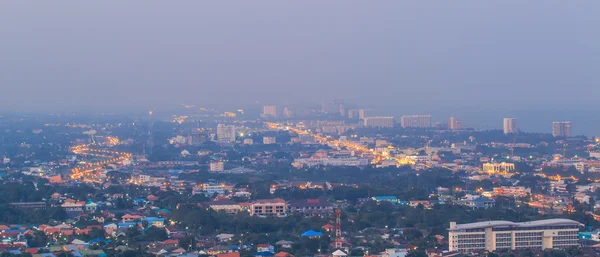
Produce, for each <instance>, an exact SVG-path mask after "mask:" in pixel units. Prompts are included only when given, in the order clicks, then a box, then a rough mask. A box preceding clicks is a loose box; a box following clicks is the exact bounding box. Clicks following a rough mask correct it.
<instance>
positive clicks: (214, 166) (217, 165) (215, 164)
mask: <svg viewBox="0 0 600 257" xmlns="http://www.w3.org/2000/svg"><path fill="white" fill-rule="evenodd" d="M224 170H225V165H224V164H223V161H211V162H210V172H223V171H224Z"/></svg>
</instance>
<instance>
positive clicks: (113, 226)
mask: <svg viewBox="0 0 600 257" xmlns="http://www.w3.org/2000/svg"><path fill="white" fill-rule="evenodd" d="M117 228H118V226H117V224H115V223H109V224H106V225H104V229H117Z"/></svg>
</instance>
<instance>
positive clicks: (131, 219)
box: [121, 214, 146, 223]
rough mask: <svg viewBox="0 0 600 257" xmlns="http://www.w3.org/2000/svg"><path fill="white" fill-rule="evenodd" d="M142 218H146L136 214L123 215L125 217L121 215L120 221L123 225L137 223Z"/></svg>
mask: <svg viewBox="0 0 600 257" xmlns="http://www.w3.org/2000/svg"><path fill="white" fill-rule="evenodd" d="M143 218H146V216H142V215H137V214H125V215H123V217H121V221H122V222H123V223H127V222H134V221H138V220H140V219H143Z"/></svg>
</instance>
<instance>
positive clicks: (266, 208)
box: [250, 198, 287, 215]
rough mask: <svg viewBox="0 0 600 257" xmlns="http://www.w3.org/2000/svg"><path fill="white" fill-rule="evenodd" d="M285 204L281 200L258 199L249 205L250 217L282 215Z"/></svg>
mask: <svg viewBox="0 0 600 257" xmlns="http://www.w3.org/2000/svg"><path fill="white" fill-rule="evenodd" d="M286 211H287V204H286V202H285V200H283V199H281V198H275V199H258V200H255V201H253V202H252V203H251V204H250V215H284V214H285V213H286Z"/></svg>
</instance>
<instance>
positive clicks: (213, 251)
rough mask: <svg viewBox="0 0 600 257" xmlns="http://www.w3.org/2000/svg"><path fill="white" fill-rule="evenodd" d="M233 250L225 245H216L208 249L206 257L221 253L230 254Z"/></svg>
mask: <svg viewBox="0 0 600 257" xmlns="http://www.w3.org/2000/svg"><path fill="white" fill-rule="evenodd" d="M231 252H233V250H231V248H229V247H227V246H226V245H216V246H213V247H211V248H209V249H208V252H207V253H208V255H219V254H222V253H231Z"/></svg>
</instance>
